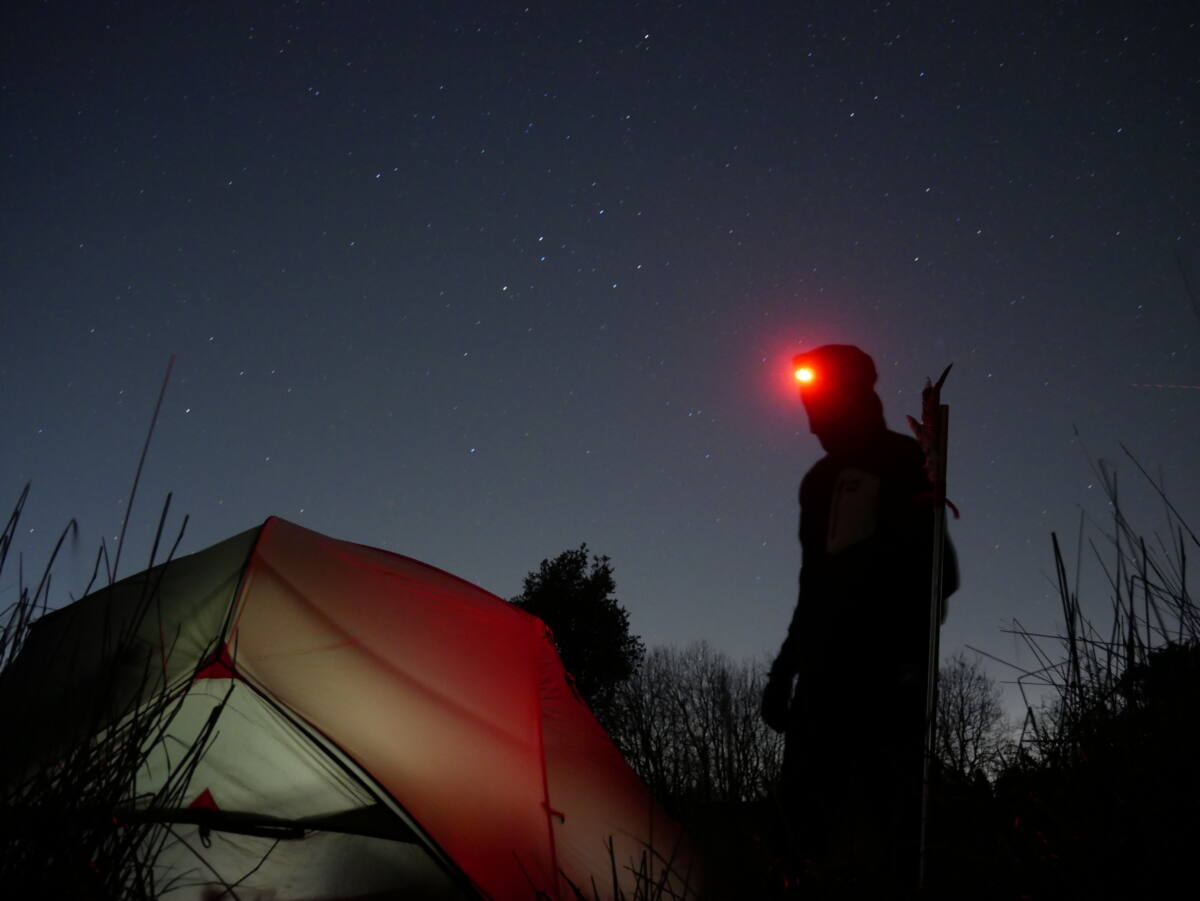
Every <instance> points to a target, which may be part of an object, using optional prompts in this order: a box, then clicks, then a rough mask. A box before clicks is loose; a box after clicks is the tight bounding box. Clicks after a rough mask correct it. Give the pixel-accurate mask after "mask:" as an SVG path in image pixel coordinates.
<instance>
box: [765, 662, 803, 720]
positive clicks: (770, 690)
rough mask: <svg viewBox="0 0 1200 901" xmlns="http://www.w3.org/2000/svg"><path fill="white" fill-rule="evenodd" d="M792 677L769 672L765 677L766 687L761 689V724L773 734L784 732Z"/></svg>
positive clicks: (789, 705) (790, 705)
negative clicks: (773, 732) (764, 724)
mask: <svg viewBox="0 0 1200 901" xmlns="http://www.w3.org/2000/svg"><path fill="white" fill-rule="evenodd" d="M794 680H795V677H794V676H791V675H784V674H783V673H781V672H776V671H774V670H772V671H771V673H770V675H769V676H767V687H766V688H764V689H763V696H762V718H763V722H764V723H766V724H767V726H768V727H769V728H770V729H772V730H774V731H775V732H786V731H787V727H788V719H789V713H790V711H791V707H792V682H793V681H794Z"/></svg>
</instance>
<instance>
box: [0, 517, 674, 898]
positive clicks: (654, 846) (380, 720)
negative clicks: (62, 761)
mask: <svg viewBox="0 0 1200 901" xmlns="http://www.w3.org/2000/svg"><path fill="white" fill-rule="evenodd" d="M122 636H124V639H122ZM147 686H149V689H148V688H147ZM14 693H15V694H17V695H19V696H20V697H19V698H14ZM0 697H2V698H3V703H4V709H5V711H12V710H19V711H21V712H20V713H19V715H18V716H17V717H16V720H15V721H14V719H13V718H12V717H10V720H9V723H10V725H11V726H12V727H13V729H14V731H13V733H12V734H14V735H23V736H24V737H25V740H24V741H22V742H20V743H19V746H18V744H17V743H11V744H9V745H8V748H7V750H6V752H5V754H6V759H4V760H2V761H0V763H2V764H3V766H4V767H5V769H4V770H3V772H6V773H9V774H12V773H14V772H22V773H26V774H27V773H28V772H29V771H30V767H31V766H35V765H41V766H43V767H44V762H45V760H46V759H47V755H51V756H52V755H53V754H55V753H60V752H61V749H62V747H63V743H64V741H65V740H67V739H66V736H67V735H68V734H69V725H70V724H71V723H72V722H84V721H86V722H90V723H96V724H97V728H100V729H102V730H103V729H116V728H119V727H120V725H121V723H122V722H128V721H129V720H130V717H135V716H136V715H137V711H138V710H139V709H145V708H146V706H147V705H148V704H152V703H153V702H154V700H155V698H158V699H159V700H160V702H161V699H162V698H164V697H167V698H172V699H175V698H177V699H178V700H177V701H176V700H172V701H171V702H170V705H169V710H167V711H166V714H167V715H166V716H165V718H164V719H163V722H164V723H166V726H165V730H164V732H163V733H162V734H158V735H155V734H153V733H152V734H151V735H150V737H149V738H147V739H146V741H147V743H148V744H149V750H148V754H147V755H146V758H145V761H144V763H143V765H142V766H141V767H140V768H139V772H138V773H137V777H136V792H137V795H138V798H139V800H138V802H137V803H136V804H134V805H133V807H132V809H129V810H124V811H118V812H117V816H118V817H119V818H121V817H123V818H125V819H126V820H127V821H129V822H134V821H137V819H138V817H142V818H143V819H144V818H146V817H150V818H153V819H154V820H155V821H156V822H157V823H161V824H163V826H162V828H165V829H166V830H167V833H166V836H165V840H163V839H162V836H160V840H163V841H164V843H163V845H162V848H161V850H159V851H158V852H156V854H155V857H154V867H155V870H156V882H157V884H159V885H162V886H164V887H165V889H166V890H165V891H164V894H163V897H166V898H171V899H179V901H191V899H196V901H200V899H208V898H214V897H218V896H219V895H220V890H221V887H222V886H230V885H236V886H237V897H238V898H240V899H243V901H244V899H267V898H270V899H276V901H283V899H333V898H339V899H340V898H366V897H370V898H380V899H382V898H393V897H396V898H400V897H403V898H437V899H441V898H475V897H483V898H490V899H497V901H500V899H506V901H507V899H512V901H517V899H521V901H531V899H534V898H549V899H556V901H568V899H574V898H575V894H574V892H573V891H572V889H571V885H572V884H573V885H575V886H578V887H579V888H580V889H583V890H584V891H585V893H586V897H588V898H592V897H593V892H595V891H598V893H599V896H600V897H601V898H606V897H613V896H614V895H615V886H614V884H613V883H614V875H613V873H614V871H615V873H616V877H615V878H616V881H617V882H619V883H620V891H621V892H623V893H624V895H625V896H626V897H629V898H632V897H633V896H634V882H635V874H634V872H633V871H634V870H636V869H638V868H643V867H644V868H645V871H646V872H650V873H651V874H652V875H654V876H655V877H657V876H659V875H660V874H662V873H663V872H664V871H668V870H669V871H670V875H669V876H668V877H667V879H668V889H669V891H670V892H673V893H674V896H675V897H683V896H685V895H687V896H689V897H690V896H692V895H694V882H695V874H694V873H692V872H691V870H692V865H691V863H690V861H689V859H688V854H687V852H686V850H685V848H684V842H683V836H682V833H681V830H680V828H679V827H678V825H677V824H675V823H674V822H673V821H671V820H670V819H669V818H668V817H667V816H666V815H665V814H664V813H663V811H662V810H661V809H660V808H659V806H658V805H657V804H656V803H655V802H654V800H653V799H652V798H651V796H650V794H649V792H648V790H647V788H646V787H645V785H644V784H643V783H642V782H641V781H640V779H639V778H638V777H637V776H636V774H634V772H633V771H632V770H631V769H630V768H629V766H628V765H627V764H626V762H625V761H624V759H623V758H622V757H621V754H620V752H619V751H618V750H617V749H616V747H615V746H614V745H613V744H612V742H611V740H610V739H609V738H608V736H607V735H606V734H605V732H604V731H603V729H602V728H601V727H600V725H599V724H598V723H597V722H596V720H595V719H594V718H593V716H592V714H591V713H590V711H589V710H588V709H587V707H586V705H585V704H584V703H583V702H582V701H581V700H580V699H579V698H578V696H577V695H576V694H575V692H574V688H573V684H572V682H571V680H570V678H569V676H568V675H567V674H566V672H565V671H564V669H563V666H562V663H561V662H560V660H559V658H558V656H557V654H556V653H555V651H554V648H553V644H552V642H551V639H550V636H549V634H548V632H547V630H546V627H545V626H544V624H543V623H542V622H541V621H540V620H538V619H536V618H535V617H533V616H530V615H529V614H526V613H524V612H523V611H521V610H519V609H517V608H515V607H513V606H512V605H510V604H508V603H505V602H504V601H503V600H501V599H500V598H498V597H496V596H494V595H492V594H489V593H488V592H486V591H484V590H482V589H480V588H478V587H476V586H474V585H471V584H469V583H468V582H465V581H463V580H461V579H459V578H456V577H455V576H452V575H450V574H448V573H446V572H443V571H441V570H439V569H436V568H434V567H432V566H428V565H426V564H423V563H420V562H418V561H416V560H413V559H410V558H407V557H403V556H400V555H397V554H392V553H388V552H386V551H382V550H378V549H375V548H370V547H365V546H363V545H358V544H352V543H349V542H345V541H339V540H335V539H332V538H328V537H326V536H324V535H320V534H318V533H316V532H313V531H310V530H308V529H305V528H302V527H300V526H298V525H295V524H294V523H290V522H287V521H285V520H283V519H278V518H271V519H268V520H267V521H266V523H264V524H263V525H262V526H261V527H259V528H255V529H252V530H250V531H247V532H244V533H242V534H240V535H236V536H234V537H233V538H230V539H228V540H226V541H224V542H222V543H220V544H217V545H214V546H213V547H210V548H208V549H207V550H204V551H200V552H199V553H196V554H193V555H190V556H187V557H181V558H179V559H177V560H173V561H171V562H169V563H168V564H165V565H163V566H158V567H154V568H152V569H149V570H147V571H146V572H144V573H141V574H139V575H137V576H133V577H131V578H128V579H125V580H123V581H121V582H118V583H116V584H115V585H113V586H111V587H108V588H105V589H103V590H100V591H97V592H95V593H93V594H91V595H89V596H87V597H85V598H83V599H82V600H80V601H77V602H75V603H74V604H71V605H70V606H68V607H64V608H63V609H61V610H59V611H56V612H53V613H49V614H47V615H46V616H44V617H43V618H42V619H41V620H40V621H39V622H38V623H37V624H36V625H35V626H34V628H33V629H32V631H31V633H30V635H29V637H28V639H27V640H26V642H25V646H24V648H23V649H22V652H21V655H20V656H19V657H18V659H17V660H16V661H15V662H14V663H13V664H12V665H10V666H9V667H8V669H7V671H6V672H5V673H4V679H3V680H2V681H0ZM131 699H132V703H131ZM159 709H160V710H161V709H163V705H162V704H161V703H160V707H159ZM98 711H99V715H97V712H98ZM74 740H77V739H74ZM14 755H15V756H14ZM39 759H40V760H41V761H42V763H41V764H38V763H37V760H39ZM614 864H615V867H614ZM647 864H648V865H647ZM689 880H690V881H691V883H692V884H691V885H689V884H688V883H689ZM666 896H667V897H671V896H672V895H670V894H668V895H666ZM225 897H229V896H228V895H226V896H225Z"/></svg>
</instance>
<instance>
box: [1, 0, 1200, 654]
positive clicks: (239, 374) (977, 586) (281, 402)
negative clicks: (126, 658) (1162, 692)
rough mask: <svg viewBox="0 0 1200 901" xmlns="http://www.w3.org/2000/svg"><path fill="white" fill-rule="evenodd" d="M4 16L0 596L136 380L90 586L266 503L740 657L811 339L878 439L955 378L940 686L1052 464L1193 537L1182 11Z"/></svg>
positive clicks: (1002, 597) (1190, 127)
mask: <svg viewBox="0 0 1200 901" xmlns="http://www.w3.org/2000/svg"><path fill="white" fill-rule="evenodd" d="M0 15H2V16H3V20H2V21H0V41H3V53H2V54H0V104H2V111H3V112H2V120H0V121H2V123H3V135H4V156H3V161H2V166H3V168H2V176H0V177H2V180H3V194H2V196H3V207H4V215H3V217H2V219H0V221H2V226H0V227H2V229H3V231H2V236H3V240H2V250H0V253H2V254H3V274H4V279H3V286H4V287H3V301H2V307H0V309H2V318H0V325H2V327H0V379H2V386H3V390H2V393H0V422H2V423H3V426H4V433H5V440H4V442H3V444H2V446H0V473H2V475H3V484H0V491H2V492H6V493H7V495H8V496H9V497H11V498H13V499H15V498H16V496H17V494H18V493H19V491H20V489H21V487H22V486H23V485H24V483H25V482H26V481H27V480H32V483H33V488H32V493H31V496H30V500H29V503H28V506H27V508H26V512H25V515H24V518H23V520H22V527H21V534H20V536H19V537H20V546H21V549H22V550H23V551H24V553H25V561H26V567H27V569H30V570H32V569H35V568H36V567H38V566H40V565H41V563H42V562H43V561H44V560H45V557H46V555H47V554H48V553H49V549H50V547H51V546H52V544H53V540H54V538H55V537H56V536H57V533H58V531H59V530H61V528H62V526H63V525H64V523H65V522H66V521H67V520H68V519H69V518H70V517H76V518H77V519H78V523H79V526H80V532H79V537H78V539H77V541H75V542H74V543H73V544H71V545H70V546H68V548H67V550H66V552H65V556H64V557H63V558H62V559H61V560H60V561H59V565H58V566H57V568H56V579H55V594H56V598H57V599H58V600H59V601H64V600H66V599H67V598H68V597H69V596H70V594H71V593H72V592H77V591H79V589H80V588H82V586H83V584H84V582H85V581H86V578H87V575H88V574H89V572H90V569H91V563H92V559H93V556H94V551H95V548H96V546H97V545H98V543H99V541H100V539H101V537H102V536H104V537H105V538H106V540H107V541H109V542H112V541H113V539H114V537H115V536H116V535H117V534H118V533H119V531H120V527H121V522H122V518H123V516H124V514H125V509H126V505H127V503H128V498H129V486H130V483H131V480H132V477H133V473H134V469H135V467H136V465H137V460H138V455H139V453H140V451H141V447H142V443H143V441H144V440H145V435H146V430H147V427H148V425H149V422H150V417H151V414H152V412H153V409H154V404H155V400H156V398H157V396H158V392H159V389H160V387H161V385H162V382H163V376H164V372H165V370H166V367H167V363H168V360H169V359H170V357H171V355H172V354H174V355H175V364H174V369H173V371H172V375H171V379H170V382H169V385H168V387H167V391H166V398H165V400H164V403H163V407H162V412H161V415H160V418H159V421H158V425H157V430H156V432H155V434H154V438H153V443H152V445H151V449H150V455H149V458H148V462H147V465H146V470H145V473H144V476H143V480H142V483H141V486H140V488H139V489H138V495H137V498H136V501H135V507H134V511H133V517H132V519H133V523H134V525H133V527H132V528H131V533H130V537H129V538H128V540H127V550H126V551H125V555H124V558H123V562H122V570H123V572H132V571H134V570H135V569H137V568H140V567H141V566H142V565H144V561H145V558H146V554H147V553H148V548H149V540H150V530H151V527H152V526H153V524H154V522H155V521H156V520H157V515H158V509H159V507H160V505H161V502H162V499H163V497H164V496H165V494H166V493H167V492H168V491H171V492H174V502H173V507H172V513H171V517H170V523H171V528H172V529H174V528H177V527H178V523H179V520H180V517H181V516H182V514H183V513H187V514H189V515H190V522H189V524H188V527H187V532H186V535H185V538H184V541H183V544H182V547H181V550H182V551H183V552H186V551H191V550H197V549H199V548H201V547H204V546H206V545H208V544H210V543H212V542H214V541H217V540H220V539H222V538H224V537H227V536H229V535H231V534H233V533H235V532H238V531H241V530H243V529H246V528H249V527H251V526H253V525H255V524H257V523H259V522H261V521H262V520H263V519H264V518H265V517H267V516H268V515H271V514H277V515H280V516H283V517H285V518H288V519H291V520H294V521H296V522H298V523H301V524H303V525H306V526H308V527H311V528H314V529H317V530H319V531H322V532H326V533H328V534H331V535H334V536H337V537H340V538H346V539H351V540H354V541H359V542H363V543H366V544H370V545H376V546H380V547H384V548H388V549H390V550H394V551H398V552H401V553H404V554H408V555H410V556H414V557H417V558H419V559H422V560H425V561H427V562H430V563H433V564H435V565H438V566H441V567H444V568H446V569H448V570H450V571H451V572H454V573H455V574H457V575H460V576H462V577H464V578H466V579H469V580H471V581H474V582H476V583H478V584H480V585H482V586H484V587H485V588H488V589H490V590H491V591H494V592H496V593H497V594H500V595H502V596H511V595H513V594H515V593H516V592H517V591H519V589H520V585H521V579H522V577H523V575H524V574H525V573H526V572H527V571H528V570H530V569H533V568H535V567H536V566H537V564H538V562H539V561H540V560H541V559H542V558H543V557H547V556H551V555H553V554H556V553H558V552H559V551H562V550H564V549H567V548H571V547H576V546H578V544H579V543H580V542H584V541H586V542H587V543H588V544H589V546H590V547H591V548H592V549H593V550H594V551H596V552H598V553H603V554H607V555H609V556H610V557H611V558H612V562H613V565H614V568H615V573H616V577H617V583H618V588H619V597H620V598H621V600H622V602H623V603H624V604H625V605H626V607H627V608H628V609H629V610H630V612H631V618H632V624H633V628H634V630H635V631H636V632H638V633H639V634H641V635H642V636H643V637H644V639H645V640H646V642H647V643H648V644H651V645H654V644H660V643H671V644H685V643H687V642H690V641H693V640H697V639H705V640H707V641H709V642H710V643H711V644H713V645H714V646H715V647H717V648H718V649H720V650H722V651H725V652H727V653H729V654H730V655H732V656H733V657H735V658H749V657H760V656H763V655H765V654H768V653H773V652H774V650H775V649H776V648H777V646H778V643H779V641H780V640H781V638H782V634H783V630H784V629H785V627H786V623H787V621H788V618H789V616H790V612H791V608H792V605H793V604H794V600H795V580H796V569H797V565H798V562H799V548H798V546H797V542H796V538H795V531H796V516H797V510H796V495H795V492H796V486H797V484H798V481H799V479H800V477H801V475H802V474H803V472H804V471H805V469H806V468H807V467H808V466H809V465H811V464H812V463H813V462H814V461H815V460H816V459H817V457H818V456H819V454H820V450H819V448H818V445H817V443H816V441H815V439H814V438H813V437H812V436H811V435H809V434H808V431H807V425H806V423H805V421H804V418H803V412H802V410H801V408H800V406H799V404H798V403H797V400H796V398H795V396H794V392H793V391H792V386H791V385H790V383H789V376H790V373H789V371H788V364H789V360H790V357H791V355H792V354H793V353H795V352H797V351H799V350H802V349H806V348H811V347H814V346H816V345H818V344H822V343H827V342H841V343H854V344H858V345H860V346H861V347H863V348H864V349H866V350H867V351H868V352H870V353H871V354H872V355H874V357H875V359H876V361H877V365H878V368H879V371H880V384H879V391H880V394H881V396H882V397H883V399H884V404H885V408H886V411H887V414H888V418H889V421H890V423H891V424H892V426H893V427H894V428H898V429H903V427H904V425H903V416H904V414H905V413H915V412H917V410H918V406H919V389H920V387H921V384H922V382H923V380H924V378H925V377H926V376H927V375H936V374H937V373H938V372H940V371H941V369H942V368H943V367H944V366H945V365H946V364H947V363H950V362H953V363H954V370H953V372H952V374H951V376H950V378H949V381H948V383H947V386H946V389H945V394H944V399H945V400H946V401H947V402H948V403H949V404H950V407H951V434H952V437H951V451H950V496H951V498H952V499H953V500H954V501H955V502H956V503H957V505H958V506H959V508H960V509H961V511H962V519H961V520H960V521H958V522H955V523H953V525H952V530H953V536H954V539H955V541H956V543H957V546H958V548H959V552H960V555H961V560H962V567H963V588H962V590H961V592H960V593H959V594H958V595H957V596H956V597H955V599H954V601H953V604H952V612H951V617H950V619H949V621H948V623H947V625H946V626H945V628H944V630H943V636H942V643H943V650H944V651H946V652H947V653H952V652H954V651H956V650H959V649H961V648H963V647H964V646H967V645H971V646H974V647H978V648H981V649H984V650H986V651H987V652H988V653H992V654H996V655H998V656H1000V657H1004V658H1006V659H1011V660H1014V661H1016V662H1019V663H1022V664H1029V663H1031V662H1032V661H1031V659H1030V657H1029V656H1028V655H1027V654H1026V653H1025V652H1023V651H1022V650H1021V649H1020V647H1019V646H1018V645H1017V644H1016V642H1015V641H1014V640H1013V638H1012V637H1011V636H1010V635H1007V634H1005V633H1004V631H1002V630H1003V629H1004V628H1006V627H1007V626H1008V625H1009V624H1011V622H1012V620H1013V618H1014V617H1015V618H1018V619H1019V620H1020V621H1022V622H1023V623H1025V624H1026V625H1027V626H1029V627H1030V628H1035V629H1044V630H1050V629H1053V628H1054V623H1055V621H1056V620H1057V619H1058V615H1057V613H1058V608H1057V601H1056V600H1055V597H1054V595H1053V591H1052V588H1051V585H1050V583H1049V581H1048V576H1049V574H1050V573H1051V563H1052V561H1051V554H1050V532H1051V530H1057V531H1058V532H1059V533H1060V534H1062V535H1064V536H1066V544H1067V545H1068V546H1069V547H1070V548H1071V549H1072V553H1073V546H1074V536H1075V534H1076V530H1077V528H1078V524H1079V518H1080V512H1081V510H1082V511H1085V512H1086V513H1088V514H1089V515H1091V516H1094V517H1096V518H1097V519H1098V520H1100V521H1101V522H1103V520H1104V517H1105V516H1106V515H1107V510H1106V504H1105V501H1104V498H1103V496H1102V493H1101V491H1100V487H1099V484H1098V482H1097V480H1096V479H1095V477H1094V475H1093V474H1092V472H1091V471H1090V469H1089V464H1088V455H1089V454H1091V455H1092V456H1095V457H1103V458H1105V459H1109V460H1112V461H1113V462H1114V463H1116V464H1118V465H1119V466H1120V468H1121V472H1122V485H1123V491H1125V492H1126V497H1128V498H1129V502H1130V504H1131V509H1132V510H1133V512H1135V513H1137V514H1139V515H1141V514H1143V513H1144V514H1145V522H1146V523H1147V525H1146V529H1147V531H1149V530H1151V529H1153V528H1157V527H1158V526H1159V525H1160V523H1161V517H1160V511H1159V507H1158V505H1157V504H1155V503H1153V502H1151V501H1150V500H1146V502H1145V503H1144V504H1143V503H1142V501H1141V498H1142V495H1143V494H1146V492H1142V491H1140V490H1139V489H1138V488H1137V486H1136V482H1137V480H1136V477H1135V474H1134V472H1133V470H1132V467H1131V464H1129V463H1128V461H1127V460H1125V459H1124V457H1123V456H1122V453H1121V449H1120V445H1121V443H1122V442H1123V443H1125V444H1127V445H1128V446H1129V447H1130V449H1131V450H1133V451H1134V452H1135V453H1136V454H1137V455H1138V457H1139V458H1140V459H1141V460H1142V462H1143V463H1144V464H1145V465H1146V466H1147V467H1148V468H1149V469H1151V470H1152V471H1153V472H1155V473H1156V474H1159V475H1161V477H1162V478H1163V479H1164V480H1165V483H1166V485H1167V487H1168V490H1169V492H1170V494H1171V496H1172V498H1173V500H1174V501H1175V503H1176V504H1177V505H1178V506H1179V507H1180V508H1181V509H1182V510H1184V511H1185V512H1187V511H1189V510H1190V511H1193V512H1196V511H1197V508H1198V507H1200V467H1198V466H1197V463H1196V454H1195V448H1196V447H1197V444H1198V439H1200V388H1197V387H1196V386H1200V309H1198V308H1197V307H1196V306H1195V305H1194V303H1195V298H1194V297H1192V296H1190V295H1189V291H1188V287H1187V284H1188V281H1189V280H1190V281H1191V283H1192V285H1193V286H1196V285H1200V222H1198V216H1200V176H1198V173H1200V153H1198V150H1200V116H1198V111H1200V12H1198V10H1197V7H1196V6H1195V4H1188V3H1156V4H1130V3H1062V2H1038V3H1029V2H1014V3H1003V4H979V3H975V2H958V0H950V2H939V3H880V2H876V3H858V2H845V0H838V2H832V0H818V2H803V3H802V2H795V3H779V2H776V3H752V2H729V3H717V2H641V3H633V2H629V3H612V2H609V3H583V2H581V3H571V4H560V3H552V4H551V3H547V4H537V5H528V6H526V5H522V4H513V5H510V4H507V3H502V2H498V0H497V2H474V3H472V2H464V3H455V2H443V3H432V2H403V3H401V2H395V3H384V2H376V3H370V2H360V0H345V2H326V3H318V2H282V3H280V2H259V0H242V2H236V3H234V2H204V3H199V2H193V3H181V2H171V0H158V2H121V3H116V2H95V3H86V4H81V3H75V4H69V3H61V2H40V3H34V2H27V0H14V2H10V3H6V4H4V10H3V13H2V14H0ZM1158 386H1167V387H1158ZM1076 429H1077V430H1078V437H1077V436H1076ZM6 503H8V502H7V501H6ZM1195 519H1200V515H1198V516H1196V517H1195ZM15 572H16V570H15V568H13V569H9V570H7V571H6V572H5V576H4V580H3V584H0V592H2V594H0V599H2V600H4V601H5V602H7V601H11V599H12V592H13V586H14V582H15ZM1093 588H1094V591H1091V589H1089V591H1091V593H1089V594H1088V599H1089V600H1088V603H1094V604H1096V605H1098V607H1099V608H1100V609H1102V608H1103V607H1104V606H1105V605H1106V604H1107V597H1106V594H1105V591H1104V589H1103V586H1102V585H1100V584H1096V585H1094V586H1093ZM844 643H845V650H846V654H847V660H848V661H852V657H853V652H854V647H853V641H852V639H849V638H846V639H844ZM994 671H995V672H996V674H997V675H1001V676H1004V675H1007V674H1006V672H1005V671H1003V670H1002V669H1000V668H997V669H996V670H994Z"/></svg>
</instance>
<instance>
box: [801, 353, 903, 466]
mask: <svg viewBox="0 0 1200 901" xmlns="http://www.w3.org/2000/svg"><path fill="white" fill-rule="evenodd" d="M792 362H793V364H794V367H795V371H796V379H797V384H798V385H799V386H800V399H801V401H803V403H804V411H805V412H806V413H807V414H808V425H809V430H810V431H811V432H812V433H813V434H814V435H816V436H817V439H818V440H819V441H820V442H821V446H822V447H823V448H825V450H826V452H827V453H831V454H835V453H847V452H851V451H853V450H854V449H856V448H858V447H862V446H863V445H864V444H865V443H869V442H871V441H872V440H874V439H875V438H877V437H878V436H879V434H880V433H881V432H883V431H886V429H887V423H886V422H884V419H883V403H882V402H881V401H880V400H879V395H877V394H876V393H875V379H876V378H877V375H876V372H875V361H874V360H872V359H871V358H870V357H869V356H868V355H867V354H865V353H863V352H862V351H861V350H859V349H858V348H857V347H854V346H853V345H850V344H826V345H825V346H824V347H818V348H816V349H815V350H810V351H808V353H803V354H799V355H798V356H796V357H795V358H794V359H793V361H792Z"/></svg>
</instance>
